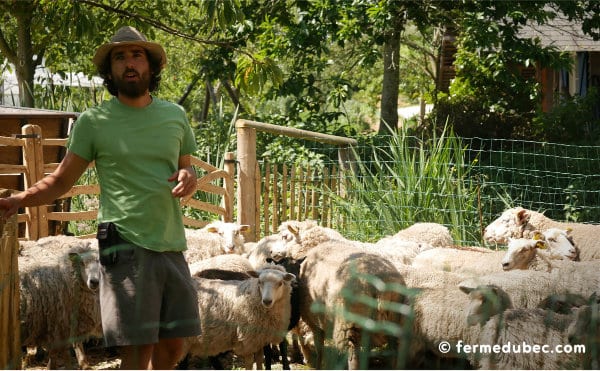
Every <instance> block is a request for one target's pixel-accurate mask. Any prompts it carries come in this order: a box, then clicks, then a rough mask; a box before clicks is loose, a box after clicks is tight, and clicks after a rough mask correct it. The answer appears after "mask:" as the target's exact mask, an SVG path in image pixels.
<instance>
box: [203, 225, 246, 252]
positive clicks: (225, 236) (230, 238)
mask: <svg viewBox="0 0 600 371" xmlns="http://www.w3.org/2000/svg"><path fill="white" fill-rule="evenodd" d="M204 229H205V230H206V231H207V232H210V233H216V234H218V235H219V236H220V237H221V238H222V240H223V243H222V245H221V246H222V248H223V251H224V252H225V253H226V254H232V253H235V252H236V248H237V247H238V246H244V235H243V234H242V233H244V232H247V231H248V230H249V229H250V226H249V225H246V224H242V225H239V224H237V223H227V222H212V223H210V224H208V225H207V226H206V227H204Z"/></svg>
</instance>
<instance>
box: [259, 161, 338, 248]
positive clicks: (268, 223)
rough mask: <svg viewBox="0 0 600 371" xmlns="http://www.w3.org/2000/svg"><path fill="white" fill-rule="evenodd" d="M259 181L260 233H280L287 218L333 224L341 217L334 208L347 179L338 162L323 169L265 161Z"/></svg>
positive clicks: (329, 225)
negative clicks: (334, 203) (341, 172)
mask: <svg viewBox="0 0 600 371" xmlns="http://www.w3.org/2000/svg"><path fill="white" fill-rule="evenodd" d="M257 174H260V175H259V177H258V183H257V185H256V191H257V202H258V205H259V206H258V208H259V214H260V216H259V218H260V220H261V221H262V228H261V232H262V233H261V235H259V236H257V238H260V237H261V236H265V235H268V234H273V233H277V228H278V227H279V225H280V224H281V223H282V222H284V221H286V220H305V219H312V220H316V221H318V222H319V224H320V225H322V226H326V227H332V226H334V225H339V224H340V222H341V221H340V220H339V219H338V218H337V215H336V214H335V212H334V206H333V199H332V197H337V196H339V195H340V194H341V193H342V190H343V189H344V186H343V185H344V182H343V181H342V179H341V178H340V170H339V167H338V166H331V167H325V168H323V169H311V168H303V167H299V166H294V165H291V166H288V165H286V164H283V165H281V164H271V163H269V162H268V161H265V162H263V164H262V167H261V166H258V170H257Z"/></svg>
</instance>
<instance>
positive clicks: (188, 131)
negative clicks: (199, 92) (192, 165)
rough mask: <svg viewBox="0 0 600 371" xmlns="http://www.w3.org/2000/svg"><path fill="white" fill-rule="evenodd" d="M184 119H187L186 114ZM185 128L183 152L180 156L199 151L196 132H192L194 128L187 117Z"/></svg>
mask: <svg viewBox="0 0 600 371" xmlns="http://www.w3.org/2000/svg"><path fill="white" fill-rule="evenodd" d="M184 117H185V114H184ZM183 127H184V132H183V140H182V143H181V150H180V153H179V155H180V156H184V155H189V154H193V153H194V152H196V150H197V149H198V146H197V144H196V137H195V136H194V131H193V130H192V127H191V126H190V123H189V121H188V119H187V117H185V120H184V125H183Z"/></svg>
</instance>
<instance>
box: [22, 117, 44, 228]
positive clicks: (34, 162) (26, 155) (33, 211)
mask: <svg viewBox="0 0 600 371" xmlns="http://www.w3.org/2000/svg"><path fill="white" fill-rule="evenodd" d="M41 134H42V128H40V127H39V126H38V125H31V124H27V125H25V126H23V127H22V128H21V135H20V137H21V138H23V139H24V143H23V165H25V166H26V167H27V172H26V173H25V189H27V188H29V187H31V186H32V185H34V184H35V183H37V182H38V181H39V180H41V179H42V178H43V177H44V155H43V150H42V136H41ZM25 212H26V214H28V215H29V224H28V225H27V229H26V236H27V238H28V239H29V240H37V239H39V238H40V237H45V236H47V235H48V219H47V215H46V214H47V209H46V206H45V205H44V206H34V207H28V208H26V210H25Z"/></svg>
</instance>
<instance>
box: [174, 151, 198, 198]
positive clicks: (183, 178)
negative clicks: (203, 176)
mask: <svg viewBox="0 0 600 371" xmlns="http://www.w3.org/2000/svg"><path fill="white" fill-rule="evenodd" d="M178 167H179V168H178V169H177V171H176V172H174V173H173V175H171V177H170V178H169V182H173V181H177V185H175V187H174V188H173V190H172V191H171V194H172V195H173V197H184V198H185V197H188V196H191V195H193V194H194V192H195V191H196V180H197V178H196V172H195V171H194V168H193V167H192V155H183V156H180V157H179V162H178Z"/></svg>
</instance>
